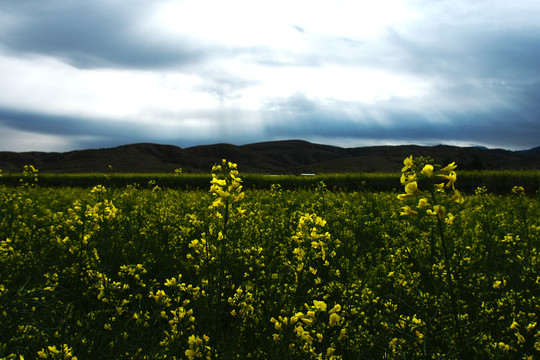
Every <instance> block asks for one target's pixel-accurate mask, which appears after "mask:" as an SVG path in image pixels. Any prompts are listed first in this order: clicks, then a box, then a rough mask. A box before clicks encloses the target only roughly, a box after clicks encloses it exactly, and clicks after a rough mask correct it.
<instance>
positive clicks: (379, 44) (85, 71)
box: [0, 0, 540, 152]
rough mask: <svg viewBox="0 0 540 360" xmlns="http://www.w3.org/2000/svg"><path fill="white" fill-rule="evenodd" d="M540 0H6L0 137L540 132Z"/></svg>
mask: <svg viewBox="0 0 540 360" xmlns="http://www.w3.org/2000/svg"><path fill="white" fill-rule="evenodd" d="M539 18H540V1H538V0H514V1H508V0H475V1H470V0H378V1H357V0H332V1H330V0H326V1H322V0H271V1H265V0H229V1H222V0H152V1H147V0H130V1H125V0H123V1H121V0H91V1H90V0H47V1H43V0H17V1H14V0H0V151H60V152H63V151H71V150H76V149H90V148H105V147H114V146H119V145H125V144H132V143H138V142H153V143H160V144H170V145H177V146H181V147H190V146H195V145H207V144H214V143H230V144H235V145H243V144H248V143H254V142H261V141H274V140H286V139H302V140H307V141H311V142H314V143H320V144H329V145H336V146H341V147H357V146H372V145H397V144H418V145H437V144H449V145H458V146H485V147H489V148H503V149H509V150H521V149H530V148H533V147H536V146H540V21H538V19H539Z"/></svg>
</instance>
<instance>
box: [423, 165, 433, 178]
mask: <svg viewBox="0 0 540 360" xmlns="http://www.w3.org/2000/svg"><path fill="white" fill-rule="evenodd" d="M421 173H422V174H424V175H426V176H427V177H432V176H433V165H430V164H427V165H426V166H424V168H423V169H422V171H421Z"/></svg>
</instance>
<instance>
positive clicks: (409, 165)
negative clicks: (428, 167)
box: [401, 155, 413, 172]
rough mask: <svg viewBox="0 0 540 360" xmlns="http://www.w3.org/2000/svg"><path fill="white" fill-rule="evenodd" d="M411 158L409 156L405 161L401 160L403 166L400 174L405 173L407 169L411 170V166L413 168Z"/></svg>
mask: <svg viewBox="0 0 540 360" xmlns="http://www.w3.org/2000/svg"><path fill="white" fill-rule="evenodd" d="M412 157H413V156H412V155H411V156H409V157H408V158H405V160H403V164H404V165H405V166H404V167H403V168H402V169H401V172H405V171H407V170H408V169H410V168H411V166H413V158H412Z"/></svg>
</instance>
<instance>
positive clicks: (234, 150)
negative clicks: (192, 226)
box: [0, 140, 540, 174]
mask: <svg viewBox="0 0 540 360" xmlns="http://www.w3.org/2000/svg"><path fill="white" fill-rule="evenodd" d="M409 155H414V156H421V155H422V156H431V157H432V158H434V159H435V160H436V162H437V163H441V164H443V163H444V164H446V163H448V162H451V161H455V162H456V163H457V164H458V165H459V169H478V170H481V169H482V170H495V169H540V147H537V148H534V149H531V150H526V151H508V150H501V149H485V148H480V147H456V146H447V145H438V146H431V147H429V146H417V145H400V146H371V147H358V148H341V147H337V146H329V145H318V144H312V143H309V142H306V141H301V140H287V141H273V142H263V143H255V144H249V145H243V146H236V145H230V144H215V145H205V146H195V147H189V148H185V149H183V148H180V147H177V146H172V145H158V144H149V143H139V144H132V145H124V146H119V147H115V148H108V149H92V150H78V151H70V152H64V153H47V152H22V153H16V152H0V169H2V170H3V171H4V172H20V171H22V168H23V166H24V165H26V164H32V165H34V166H35V167H36V168H38V169H39V171H40V172H50V173H81V172H107V171H109V169H108V166H109V165H112V166H113V169H114V171H115V172H133V173H135V172H136V173H149V172H154V173H157V172H165V173H167V172H173V171H174V170H175V169H177V168H182V170H183V171H184V172H193V173H197V172H204V173H207V172H209V171H210V169H211V167H212V165H213V164H215V163H216V162H218V161H220V160H221V159H222V158H226V159H227V160H230V161H233V162H236V163H238V166H239V169H240V171H241V172H251V173H266V174H295V173H297V174H299V173H338V172H375V171H380V172H395V171H399V170H400V169H401V166H402V162H403V159H404V158H405V157H407V156H409Z"/></svg>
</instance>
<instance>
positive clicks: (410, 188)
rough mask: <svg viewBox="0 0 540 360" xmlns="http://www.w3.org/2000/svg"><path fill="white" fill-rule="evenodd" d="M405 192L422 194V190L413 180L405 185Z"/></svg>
mask: <svg viewBox="0 0 540 360" xmlns="http://www.w3.org/2000/svg"><path fill="white" fill-rule="evenodd" d="M405 193H407V194H412V195H421V194H422V192H421V191H420V190H419V189H418V184H417V183H416V181H411V182H410V183H408V184H407V185H405Z"/></svg>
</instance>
